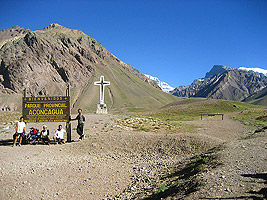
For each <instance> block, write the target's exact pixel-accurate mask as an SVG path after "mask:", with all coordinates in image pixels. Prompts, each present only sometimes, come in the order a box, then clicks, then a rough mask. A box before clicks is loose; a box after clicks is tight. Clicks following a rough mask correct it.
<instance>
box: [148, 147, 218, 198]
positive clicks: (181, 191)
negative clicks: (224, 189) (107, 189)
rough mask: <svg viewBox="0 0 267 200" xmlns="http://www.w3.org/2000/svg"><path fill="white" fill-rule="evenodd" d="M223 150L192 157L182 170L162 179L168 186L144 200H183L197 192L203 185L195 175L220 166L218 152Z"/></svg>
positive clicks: (211, 150) (215, 149) (163, 186)
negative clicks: (168, 199)
mask: <svg viewBox="0 0 267 200" xmlns="http://www.w3.org/2000/svg"><path fill="white" fill-rule="evenodd" d="M221 148H222V147H221V146H220V147H214V148H212V149H210V150H208V151H207V152H205V153H204V154H201V155H198V156H194V157H192V158H191V159H190V162H189V163H188V164H187V165H186V166H185V167H184V168H182V169H181V168H180V167H181V166H177V170H175V171H174V172H173V173H171V174H170V175H166V176H163V177H162V178H161V180H162V182H165V183H166V184H163V185H162V186H161V187H160V188H159V189H158V191H157V192H156V193H154V194H153V195H151V196H149V197H146V198H143V200H152V199H153V200H154V199H162V198H163V199H164V198H167V197H171V198H175V199H183V198H184V197H185V196H188V195H190V194H191V193H193V192H195V191H197V190H198V187H199V186H200V185H201V184H200V183H199V182H198V181H197V180H196V176H195V175H197V174H199V173H200V172H202V171H203V170H204V168H215V167H217V166H218V165H219V163H218V162H217V159H216V158H217V155H216V152H217V151H218V150H220V149H221ZM179 168H180V170H179Z"/></svg>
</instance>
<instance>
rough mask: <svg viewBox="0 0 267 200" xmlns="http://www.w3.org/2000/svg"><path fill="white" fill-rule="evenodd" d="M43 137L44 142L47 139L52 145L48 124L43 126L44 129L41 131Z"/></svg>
mask: <svg viewBox="0 0 267 200" xmlns="http://www.w3.org/2000/svg"><path fill="white" fill-rule="evenodd" d="M41 139H42V143H43V144H44V143H45V141H48V145H50V137H49V129H47V126H46V125H44V126H43V130H42V131H41Z"/></svg>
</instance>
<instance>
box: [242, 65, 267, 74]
mask: <svg viewBox="0 0 267 200" xmlns="http://www.w3.org/2000/svg"><path fill="white" fill-rule="evenodd" d="M238 70H245V71H252V72H257V73H261V74H264V76H267V70H266V69H261V68H249V67H239V68H238Z"/></svg>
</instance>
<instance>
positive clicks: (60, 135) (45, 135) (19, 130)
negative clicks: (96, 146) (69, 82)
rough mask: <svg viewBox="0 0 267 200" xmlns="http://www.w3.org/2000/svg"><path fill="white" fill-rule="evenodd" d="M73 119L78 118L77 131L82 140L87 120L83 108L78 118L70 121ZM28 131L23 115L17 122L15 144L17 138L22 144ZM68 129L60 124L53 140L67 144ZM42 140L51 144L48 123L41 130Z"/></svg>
mask: <svg viewBox="0 0 267 200" xmlns="http://www.w3.org/2000/svg"><path fill="white" fill-rule="evenodd" d="M73 120H78V125H77V133H78V134H79V136H80V137H79V139H80V140H82V139H84V122H85V117H84V115H83V114H82V109H80V108H79V109H78V115H77V116H76V118H74V119H71V117H70V121H73ZM25 133H26V124H25V122H24V118H23V117H21V118H20V121H19V122H18V123H17V124H16V133H15V138H14V144H13V146H15V145H16V143H17V140H18V138H19V146H21V143H22V137H23V135H24V134H25ZM65 133H66V131H65V130H64V129H63V128H62V125H59V126H58V129H56V131H55V133H54V136H53V140H54V141H55V142H56V144H58V142H60V143H63V144H65V139H64V134H65ZM40 136H41V140H42V143H43V144H44V143H45V141H47V142H48V145H50V136H49V129H48V128H47V126H46V125H44V126H43V130H42V131H41V135H40Z"/></svg>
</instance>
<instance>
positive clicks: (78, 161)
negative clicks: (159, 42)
mask: <svg viewBox="0 0 267 200" xmlns="http://www.w3.org/2000/svg"><path fill="white" fill-rule="evenodd" d="M120 117H121V116H113V115H103V116H100V115H86V119H87V121H86V126H85V133H86V134H90V136H88V137H87V138H86V139H85V140H83V141H80V142H77V141H76V142H72V143H68V144H65V145H53V144H52V145H50V146H46V145H41V144H40V145H25V146H22V147H11V146H10V144H11V143H10V142H9V139H10V138H12V131H13V130H12V128H11V129H10V131H9V132H8V131H7V132H5V133H4V132H2V133H1V134H0V151H1V154H0V161H1V166H0V199H160V198H163V199H179V198H181V199H201V198H202V199H223V198H225V199H235V198H236V199H242V198H244V199H246V198H247V199H253V198H254V199H256V198H258V199H263V198H264V195H263V194H262V193H263V192H264V188H266V133H264V132H263V133H257V134H256V135H254V136H253V137H251V138H249V139H242V140H238V138H241V137H245V136H247V135H248V132H249V131H248V130H247V129H246V127H244V126H243V125H242V124H240V123H239V122H237V121H232V120H230V119H228V117H227V116H226V117H225V120H223V121H222V120H220V119H219V118H216V117H215V118H211V119H206V120H196V121H191V122H185V123H186V124H189V125H190V124H192V125H197V126H199V128H198V130H197V133H182V134H155V133H146V132H137V131H131V130H124V129H119V128H114V129H107V125H108V124H112V123H113V119H114V118H120ZM33 125H36V124H28V126H27V127H30V126H33ZM41 125H42V124H38V125H37V126H41ZM57 126H58V124H57V123H51V124H48V127H49V128H50V130H53V129H55V128H56V127H57ZM75 126H76V125H75V122H72V128H74V127H75ZM72 138H73V139H74V140H77V138H78V135H77V134H76V133H75V131H73V134H72ZM200 158H201V159H203V160H201V159H200ZM205 159H207V162H206V160H205ZM200 161H201V162H202V161H203V163H202V165H199V166H200V167H195V168H194V167H192V166H196V164H198V163H199V162H200ZM204 161H205V162H204ZM264 181H265V182H264ZM163 186H165V187H166V188H164V187H163ZM161 187H162V188H161ZM265 190H266V189H265ZM265 192H266V191H265ZM265 194H266V193H265ZM265 197H266V196H265Z"/></svg>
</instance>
